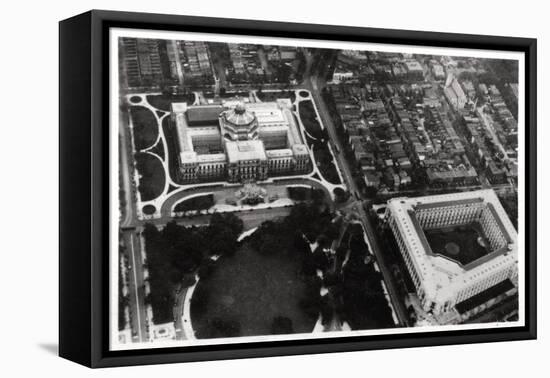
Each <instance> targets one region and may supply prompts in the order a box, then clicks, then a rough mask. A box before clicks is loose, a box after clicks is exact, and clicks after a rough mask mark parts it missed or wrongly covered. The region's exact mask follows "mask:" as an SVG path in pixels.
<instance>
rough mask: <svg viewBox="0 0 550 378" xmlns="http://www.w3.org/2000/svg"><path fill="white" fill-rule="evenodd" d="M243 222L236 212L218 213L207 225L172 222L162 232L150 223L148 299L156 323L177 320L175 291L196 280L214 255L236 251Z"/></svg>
mask: <svg viewBox="0 0 550 378" xmlns="http://www.w3.org/2000/svg"><path fill="white" fill-rule="evenodd" d="M242 228H243V224H242V221H241V220H240V219H239V218H237V217H236V216H235V215H233V214H224V215H220V214H214V215H213V216H212V218H211V220H210V225H209V226H206V227H200V228H193V227H189V228H186V227H184V226H179V225H177V224H176V223H175V222H170V223H168V224H167V225H166V227H164V228H163V229H162V230H161V231H160V230H158V229H157V228H156V227H155V226H153V225H151V224H146V225H145V229H144V231H143V236H144V237H145V246H146V255H147V268H148V270H149V284H150V288H151V294H150V295H149V296H148V297H147V298H146V299H147V301H148V302H149V303H150V304H151V307H152V309H153V322H154V323H155V324H162V323H166V322H170V321H173V320H174V319H173V314H172V309H173V306H174V301H175V297H176V293H175V290H176V288H178V287H181V286H184V287H185V286H190V285H192V284H193V283H194V281H193V280H189V277H192V276H193V275H194V273H195V272H196V271H199V268H202V269H201V270H208V269H209V263H210V262H211V261H212V260H210V258H209V256H210V255H223V254H232V253H234V252H235V250H236V248H237V242H236V240H237V237H238V236H239V234H240V233H241V232H242Z"/></svg>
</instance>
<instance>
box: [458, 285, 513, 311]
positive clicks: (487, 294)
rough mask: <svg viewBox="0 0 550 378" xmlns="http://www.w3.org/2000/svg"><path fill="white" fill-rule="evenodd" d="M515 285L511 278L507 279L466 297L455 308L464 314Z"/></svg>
mask: <svg viewBox="0 0 550 378" xmlns="http://www.w3.org/2000/svg"><path fill="white" fill-rule="evenodd" d="M514 287H515V286H514V284H513V283H512V282H511V281H510V280H509V279H506V280H504V281H501V282H499V283H497V284H496V285H494V286H491V287H490V288H488V289H486V290H484V291H482V292H481V293H478V294H476V295H474V296H473V297H470V298H468V299H466V300H465V301H462V302H460V303H457V304H456V305H455V308H456V310H457V311H458V312H459V313H460V314H464V313H465V312H468V311H470V310H473V309H474V308H476V307H478V306H481V305H482V304H484V303H485V302H488V301H489V300H491V299H493V298H496V297H498V296H499V295H501V294H504V293H506V292H507V291H509V290H512V289H513V288H514Z"/></svg>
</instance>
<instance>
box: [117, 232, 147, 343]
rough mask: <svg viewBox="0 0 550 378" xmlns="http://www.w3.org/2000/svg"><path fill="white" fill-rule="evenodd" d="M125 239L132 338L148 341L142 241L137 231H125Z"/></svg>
mask: <svg viewBox="0 0 550 378" xmlns="http://www.w3.org/2000/svg"><path fill="white" fill-rule="evenodd" d="M123 240H124V244H125V246H126V251H127V254H128V263H129V266H128V268H129V271H128V275H129V277H128V283H129V291H130V292H129V308H130V323H131V328H132V339H133V340H134V341H135V342H137V341H140V342H141V341H147V340H148V339H149V337H148V327H147V315H146V309H145V292H144V277H143V260H142V254H141V241H140V238H139V237H138V235H137V233H136V232H135V231H131V230H126V231H124V232H123Z"/></svg>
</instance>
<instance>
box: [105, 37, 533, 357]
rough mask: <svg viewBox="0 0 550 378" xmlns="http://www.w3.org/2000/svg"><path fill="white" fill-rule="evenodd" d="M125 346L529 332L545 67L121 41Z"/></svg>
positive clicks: (116, 338)
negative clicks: (534, 113) (528, 83)
mask: <svg viewBox="0 0 550 378" xmlns="http://www.w3.org/2000/svg"><path fill="white" fill-rule="evenodd" d="M109 61H110V84H111V86H110V99H109V101H110V104H111V110H110V133H111V136H112V137H111V139H110V142H111V146H110V153H111V157H110V177H111V188H110V193H111V198H110V210H111V214H110V222H111V223H110V230H111V232H110V235H111V241H110V245H111V248H110V258H109V261H110V264H109V272H110V277H109V279H110V288H109V293H110V298H109V302H110V312H109V314H110V319H109V322H110V324H109V334H110V344H109V345H110V349H111V350H126V349H140V348H162V347H174V346H178V347H185V346H196V345H212V344H231V343H247V342H254V341H276V340H299V339H322V338H332V337H347V336H350V337H351V336H358V335H360V336H364V335H381V334H383V335H388V334H403V333H414V332H432V331H453V330H463V329H485V328H506V327H516V326H521V325H524V324H525V323H524V322H525V313H524V311H525V304H524V303H525V302H524V301H525V286H524V280H525V240H524V238H525V233H524V227H525V222H524V219H525V213H524V212H525V204H524V199H525V176H524V170H525V158H524V156H525V140H524V138H525V114H524V109H525V104H524V101H525V83H524V78H525V73H524V70H525V61H524V54H523V53H519V52H507V51H485V50H475V49H458V48H456V49H453V48H437V47H426V46H410V45H409V46H401V45H389V44H376V43H359V42H338V41H320V40H301V39H291V38H271V37H252V36H242V35H214V34H201V33H190V32H164V31H151V30H138V29H112V30H111V32H110V52H109Z"/></svg>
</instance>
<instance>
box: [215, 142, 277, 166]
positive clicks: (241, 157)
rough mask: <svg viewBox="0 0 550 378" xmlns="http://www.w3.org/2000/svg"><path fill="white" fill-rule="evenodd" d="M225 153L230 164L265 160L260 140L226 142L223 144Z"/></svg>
mask: <svg viewBox="0 0 550 378" xmlns="http://www.w3.org/2000/svg"><path fill="white" fill-rule="evenodd" d="M225 152H226V153H227V159H228V162H229V163H230V164H231V163H238V162H240V161H245V160H267V156H266V153H265V148H264V143H263V142H262V141H261V140H247V141H236V142H230V141H228V142H226V143H225Z"/></svg>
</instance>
